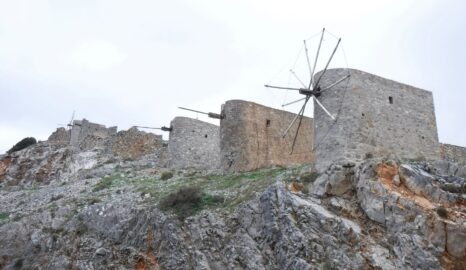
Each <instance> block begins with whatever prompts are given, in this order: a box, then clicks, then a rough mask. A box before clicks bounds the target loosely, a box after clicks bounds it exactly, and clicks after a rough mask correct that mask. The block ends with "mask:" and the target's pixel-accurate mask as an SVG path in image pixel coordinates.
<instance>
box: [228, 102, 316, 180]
mask: <svg viewBox="0 0 466 270" xmlns="http://www.w3.org/2000/svg"><path fill="white" fill-rule="evenodd" d="M222 116H223V119H222V120H221V121H220V153H221V156H220V162H221V168H222V169H223V170H224V171H248V170H254V169H257V168H262V167H268V166H273V165H295V164H304V163H310V162H312V161H313V159H314V156H313V154H312V144H313V121H312V118H308V117H303V120H302V125H301V127H300V129H299V132H298V136H297V141H296V144H295V147H294V150H293V152H292V151H291V146H292V143H293V139H294V135H295V133H296V129H297V126H298V125H297V124H295V125H293V127H292V128H291V129H290V130H289V132H288V133H287V134H286V136H285V137H283V133H284V131H285V129H286V128H287V127H288V125H289V123H291V121H292V120H293V118H294V117H295V116H296V114H294V113H290V112H286V111H282V110H277V109H274V108H270V107H266V106H263V105H260V104H257V103H254V102H248V101H244V100H229V101H227V102H225V104H224V105H223V106H222Z"/></svg>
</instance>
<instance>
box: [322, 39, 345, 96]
mask: <svg viewBox="0 0 466 270" xmlns="http://www.w3.org/2000/svg"><path fill="white" fill-rule="evenodd" d="M340 41H341V38H340V39H338V42H337V45H336V46H335V49H333V52H332V55H331V56H330V59H328V61H327V65H325V68H324V71H322V74H320V76H319V79H317V82H316V87H318V86H319V83H320V79H322V77H323V76H324V74H325V72H326V71H327V68H328V65H330V62H331V61H332V58H333V56H334V55H335V52H336V51H337V48H338V45H340Z"/></svg>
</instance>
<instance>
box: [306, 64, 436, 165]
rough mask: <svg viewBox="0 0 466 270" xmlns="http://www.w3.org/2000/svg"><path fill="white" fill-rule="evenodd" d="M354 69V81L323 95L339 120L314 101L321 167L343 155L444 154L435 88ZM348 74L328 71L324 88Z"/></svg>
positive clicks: (429, 156)
mask: <svg viewBox="0 0 466 270" xmlns="http://www.w3.org/2000/svg"><path fill="white" fill-rule="evenodd" d="M349 72H350V74H351V77H350V78H349V79H347V80H346V81H344V82H342V83H340V84H339V85H337V86H335V87H333V88H332V89H330V90H328V91H325V92H323V93H322V95H321V96H320V97H319V100H320V101H321V102H322V103H323V104H324V106H325V107H326V108H327V109H328V110H329V111H330V112H331V113H333V114H338V116H337V121H336V122H334V121H332V120H331V119H330V118H329V117H328V116H327V115H326V114H325V112H324V111H323V110H322V109H321V108H320V107H319V106H318V105H316V104H315V105H314V107H315V111H314V120H315V124H316V125H315V138H316V140H315V143H316V145H315V149H316V150H315V154H316V162H317V167H318V168H320V169H323V168H325V167H326V166H327V165H329V164H330V163H331V162H334V161H337V160H338V159H341V158H343V159H349V160H352V159H353V160H354V159H355V160H360V159H363V158H365V157H371V156H374V157H387V156H389V155H395V157H400V158H411V159H428V160H433V159H439V158H440V151H439V143H438V135H437V125H436V120H435V112H434V102H433V97H432V93H431V92H429V91H426V90H422V89H419V88H415V87H412V86H409V85H405V84H401V83H398V82H395V81H392V80H388V79H385V78H382V77H378V76H375V75H372V74H369V73H366V72H362V71H359V70H354V69H350V70H349ZM347 74H348V70H345V69H332V70H328V71H327V72H326V73H325V75H324V77H323V78H322V81H321V85H322V87H323V88H325V86H328V85H330V84H332V83H333V82H336V81H337V80H339V79H340V78H342V77H344V76H345V75H347ZM318 76H320V73H318V74H317V75H316V78H318Z"/></svg>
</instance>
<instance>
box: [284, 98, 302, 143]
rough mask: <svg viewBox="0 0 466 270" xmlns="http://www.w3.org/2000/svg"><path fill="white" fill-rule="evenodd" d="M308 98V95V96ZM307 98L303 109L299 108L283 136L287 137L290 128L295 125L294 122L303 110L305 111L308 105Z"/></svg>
mask: <svg viewBox="0 0 466 270" xmlns="http://www.w3.org/2000/svg"><path fill="white" fill-rule="evenodd" d="M306 99H307V97H306ZM306 103H307V100H306V101H305V102H304V104H303V106H302V107H301V110H299V112H298V114H297V115H296V116H295V117H294V119H293V121H291V123H290V125H289V126H288V127H287V128H286V129H285V132H283V136H282V137H283V138H285V136H286V134H287V133H288V131H289V130H290V128H291V127H292V126H293V124H294V122H295V121H296V119H298V117H299V115H300V114H301V112H302V111H304V107H306Z"/></svg>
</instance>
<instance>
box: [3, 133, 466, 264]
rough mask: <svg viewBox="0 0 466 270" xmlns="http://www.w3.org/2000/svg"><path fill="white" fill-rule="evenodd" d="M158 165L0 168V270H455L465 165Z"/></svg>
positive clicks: (102, 156) (37, 149) (68, 154)
mask: <svg viewBox="0 0 466 270" xmlns="http://www.w3.org/2000/svg"><path fill="white" fill-rule="evenodd" d="M165 165H166V162H165V161H164V157H163V155H161V154H151V155H145V156H142V157H138V158H128V157H126V158H123V157H115V156H114V155H109V154H106V153H104V152H99V151H98V150H96V151H78V150H77V149H73V148H70V147H63V146H58V145H54V144H50V143H47V142H41V143H38V144H36V145H33V146H30V147H28V148H26V149H24V150H21V151H19V152H15V153H12V154H11V155H4V156H0V185H1V187H0V241H1V245H0V269H442V268H443V269H466V195H465V187H466V182H465V178H466V166H464V165H459V164H453V163H449V162H445V161H436V162H423V161H399V160H375V159H371V160H366V161H365V162H363V163H345V164H334V165H332V166H331V167H329V168H328V170H326V171H324V172H316V171H314V169H313V167H312V166H311V165H306V166H299V167H290V168H282V167H277V168H270V169H263V170H258V171H252V172H246V173H237V174H225V175H223V174H221V173H219V172H203V171H196V170H179V171H174V170H170V169H168V168H165ZM186 187H190V188H191V189H189V188H186ZM183 192H184V193H183Z"/></svg>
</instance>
